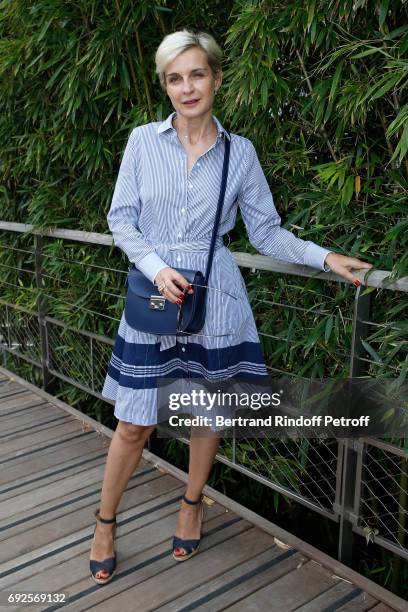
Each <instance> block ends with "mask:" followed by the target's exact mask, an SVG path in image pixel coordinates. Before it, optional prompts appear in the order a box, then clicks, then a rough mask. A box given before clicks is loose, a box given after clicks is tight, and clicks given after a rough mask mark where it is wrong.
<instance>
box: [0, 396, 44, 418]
mask: <svg viewBox="0 0 408 612" xmlns="http://www.w3.org/2000/svg"><path fill="white" fill-rule="evenodd" d="M47 405H50V404H48V402H45V401H44V400H43V399H41V398H39V397H35V396H34V397H33V396H32V395H31V394H28V395H27V399H25V400H24V401H21V402H19V405H18V406H16V405H15V402H14V403H12V402H4V403H1V404H0V423H1V424H2V423H3V422H4V421H6V420H8V419H13V418H16V419H17V418H19V417H20V416H23V415H24V413H25V412H27V414H28V412H29V411H30V410H32V409H34V408H38V407H39V406H47Z"/></svg>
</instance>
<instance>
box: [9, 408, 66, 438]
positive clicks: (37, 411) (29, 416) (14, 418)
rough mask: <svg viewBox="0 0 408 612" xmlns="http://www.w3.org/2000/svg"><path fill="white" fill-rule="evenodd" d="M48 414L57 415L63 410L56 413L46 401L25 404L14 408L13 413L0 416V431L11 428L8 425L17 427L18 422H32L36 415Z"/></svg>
mask: <svg viewBox="0 0 408 612" xmlns="http://www.w3.org/2000/svg"><path fill="white" fill-rule="evenodd" d="M48 414H53V415H55V416H57V415H63V414H64V412H63V411H62V410H61V411H60V412H59V413H56V412H55V411H54V410H52V409H51V410H50V408H49V405H48V404H47V403H46V402H41V403H38V404H37V405H36V406H33V405H31V406H29V405H27V406H26V407H25V408H23V409H21V410H20V409H19V410H16V411H15V413H13V412H9V413H8V414H3V415H2V416H1V417H0V431H4V430H5V429H6V428H7V429H11V427H10V425H15V428H17V427H18V426H19V425H20V423H23V424H24V423H32V422H34V421H36V420H37V417H38V415H41V417H43V416H46V415H48ZM65 414H66V413H65Z"/></svg>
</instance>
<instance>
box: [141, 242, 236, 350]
mask: <svg viewBox="0 0 408 612" xmlns="http://www.w3.org/2000/svg"><path fill="white" fill-rule="evenodd" d="M210 242H211V240H210V239H206V238H203V239H202V240H191V241H185V242H173V243H168V242H161V243H157V244H152V247H153V248H154V249H159V250H162V249H164V250H168V251H184V252H186V253H188V252H194V251H203V252H208V251H209V248H210ZM223 246H225V245H224V240H223V239H222V238H221V237H217V239H216V241H215V246H214V249H215V250H218V249H220V248H221V247H223ZM157 337H158V338H159V340H160V351H165V350H166V349H168V348H171V347H172V346H176V344H177V342H179V343H180V344H187V338H188V336H187V335H184V334H180V335H179V336H175V335H173V336H157Z"/></svg>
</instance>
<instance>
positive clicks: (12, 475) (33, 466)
mask: <svg viewBox="0 0 408 612" xmlns="http://www.w3.org/2000/svg"><path fill="white" fill-rule="evenodd" d="M107 450H108V449H107V447H106V446H105V444H104V440H102V439H101V437H100V436H97V435H96V434H95V436H93V437H89V438H88V439H87V442H86V444H84V443H83V441H82V440H81V438H80V439H79V440H74V441H73V443H72V444H70V445H65V446H63V447H62V448H61V449H59V450H58V454H56V453H46V454H42V455H41V454H39V455H35V456H33V457H31V458H30V460H26V461H21V462H20V463H16V464H14V465H6V466H4V467H3V469H2V471H1V487H0V494H1V493H2V491H3V490H4V489H5V488H8V487H9V486H11V485H12V484H14V483H18V484H24V482H26V481H28V480H32V479H33V478H37V477H42V476H43V475H44V474H46V473H47V471H48V470H50V471H53V470H57V469H60V468H63V467H65V466H66V465H68V464H69V463H71V462H76V461H80V460H86V459H87V457H89V456H90V454H94V453H105V455H106V454H107Z"/></svg>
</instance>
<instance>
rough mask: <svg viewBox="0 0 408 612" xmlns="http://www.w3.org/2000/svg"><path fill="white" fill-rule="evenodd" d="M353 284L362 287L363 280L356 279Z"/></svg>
mask: <svg viewBox="0 0 408 612" xmlns="http://www.w3.org/2000/svg"><path fill="white" fill-rule="evenodd" d="M353 284H354V285H355V286H356V287H360V285H361V282H360V281H359V280H355V281H353Z"/></svg>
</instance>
